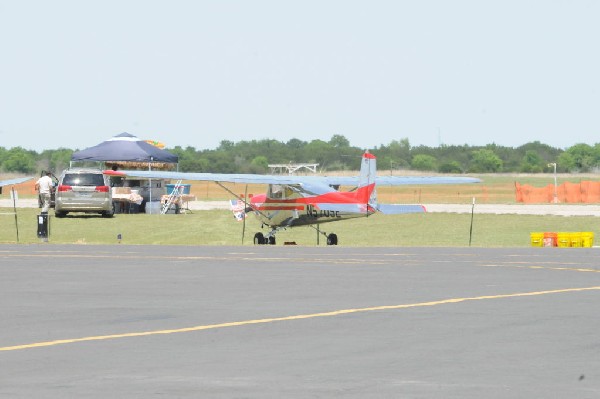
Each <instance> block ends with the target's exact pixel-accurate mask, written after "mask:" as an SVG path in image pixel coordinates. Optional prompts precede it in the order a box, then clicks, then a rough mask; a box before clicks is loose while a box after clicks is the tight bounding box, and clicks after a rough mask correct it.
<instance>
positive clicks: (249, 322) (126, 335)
mask: <svg viewBox="0 0 600 399" xmlns="http://www.w3.org/2000/svg"><path fill="white" fill-rule="evenodd" d="M598 290H600V286H596V287H583V288H565V289H560V290H548V291H533V292H520V293H515V294H500V295H484V296H478V297H466V298H450V299H443V300H439V301H431V302H419V303H410V304H403V305H385V306H374V307H368V308H358V309H342V310H334V311H331V312H323V313H312V314H302V315H295V316H285V317H274V318H267V319H256V320H244V321H236V322H229V323H220V324H208V325H203V326H195V327H186V328H178V329H170V330H155V331H142V332H132V333H123V334H113V335H99V336H91V337H82V338H72V339H60V340H55V341H46V342H37V343H31V344H24V345H15V346H5V347H0V352H2V351H3V352H6V351H16V350H23V349H32V348H41V347H48V346H56V345H65V344H74V343H78V342H90V341H104V340H111V339H120V338H133V337H146V336H151V335H166V334H178V333H186V332H193V331H203V330H211V329H217V328H226V327H240V326H247V325H252V324H265V323H274V322H278V321H291V320H303V319H312V318H317V317H333V316H340V315H346V314H352V313H361V312H373V311H379V310H397V309H409V308H417V307H425V306H437V305H446V304H454V303H461V302H468V301H481V300H488V299H504V298H518V297H531V296H539V295H549V294H561V293H568V292H583V291H598Z"/></svg>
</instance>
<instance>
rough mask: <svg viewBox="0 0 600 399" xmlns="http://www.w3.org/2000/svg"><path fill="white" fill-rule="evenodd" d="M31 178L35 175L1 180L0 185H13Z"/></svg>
mask: <svg viewBox="0 0 600 399" xmlns="http://www.w3.org/2000/svg"><path fill="white" fill-rule="evenodd" d="M31 179H33V177H17V178H15V179H9V180H0V187H3V186H12V185H14V184H21V183H25V182H26V181H29V180H31Z"/></svg>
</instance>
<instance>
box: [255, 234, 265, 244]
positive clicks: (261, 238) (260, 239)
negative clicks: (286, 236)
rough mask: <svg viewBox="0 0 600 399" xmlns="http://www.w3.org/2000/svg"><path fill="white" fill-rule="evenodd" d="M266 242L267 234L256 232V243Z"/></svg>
mask: <svg viewBox="0 0 600 399" xmlns="http://www.w3.org/2000/svg"><path fill="white" fill-rule="evenodd" d="M264 243H265V236H264V235H263V233H256V234H254V245H262V244H264Z"/></svg>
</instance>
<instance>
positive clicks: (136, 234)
mask: <svg viewBox="0 0 600 399" xmlns="http://www.w3.org/2000/svg"><path fill="white" fill-rule="evenodd" d="M383 173H386V172H385V171H384V172H383ZM395 173H396V172H395ZM477 177H480V178H481V179H482V183H481V184H470V185H447V186H444V185H435V186H418V187H417V186H400V187H385V186H380V187H378V188H377V192H378V198H379V201H380V202H382V203H425V204H434V203H448V204H455V203H458V204H470V203H471V202H472V200H473V198H475V199H476V201H477V203H478V204H485V203H490V204H513V203H515V191H514V184H515V182H519V183H521V184H531V185H534V186H536V187H544V186H547V185H548V184H553V183H554V178H553V176H552V175H548V174H545V175H482V176H477ZM581 180H593V181H597V180H599V179H598V178H597V177H596V176H594V175H559V177H558V184H561V183H563V182H565V181H570V182H577V181H581ZM188 183H189V184H191V193H192V194H193V195H195V196H196V197H197V199H198V200H227V199H230V198H231V196H230V194H228V193H227V192H226V191H225V190H223V189H222V188H220V187H219V186H217V185H216V184H214V183H207V182H188ZM17 187H18V191H19V195H20V197H22V198H31V197H34V196H36V193H35V190H34V189H33V182H28V183H27V184H23V185H19V186H17ZM230 189H231V190H232V191H233V192H237V193H240V194H241V193H244V192H245V191H246V190H247V192H248V193H260V192H263V191H264V187H262V186H253V185H250V186H248V188H247V189H246V187H245V185H237V186H236V185H230ZM3 195H6V194H3ZM0 212H3V213H11V212H12V209H1V208H0ZM38 213H39V209H37V208H35V209H28V208H21V209H18V220H19V242H20V243H39V242H41V240H40V239H39V238H38V237H37V235H36V231H37V220H36V215H37V214H38ZM50 215H51V219H50V239H49V242H50V243H78V244H112V243H117V235H118V234H121V236H122V241H121V242H122V243H126V244H165V245H166V244H174V245H242V223H240V222H236V221H235V220H233V217H232V214H231V212H229V211H223V210H211V211H194V213H192V214H183V215H146V214H134V215H128V214H118V215H115V217H114V218H112V219H104V218H100V217H97V216H95V215H94V216H87V215H77V214H75V215H73V216H71V215H69V216H68V217H66V218H63V219H57V218H54V217H53V212H52V211H51V212H50ZM597 226H598V219H597V218H596V217H590V216H570V217H565V216H535V215H531V216H523V215H492V214H475V217H474V220H473V229H472V237H471V245H472V246H474V247H525V246H529V245H530V233H531V232H545V231H553V232H558V231H591V232H594V233H596V234H598V233H600V229H598V228H597ZM0 227H1V228H0V242H2V243H14V242H16V227H15V220H14V215H0ZM470 227H471V215H470V214H443V213H430V214H413V215H374V216H371V217H369V218H361V219H354V220H347V221H342V222H337V223H332V224H329V225H327V224H325V225H321V229H322V230H323V231H325V232H328V233H332V232H333V233H336V234H337V235H338V237H339V244H340V245H343V246H469V238H470ZM257 231H263V233H266V232H267V231H268V230H266V229H264V230H261V229H260V224H259V223H258V221H257V220H256V219H255V218H254V217H250V218H248V220H247V223H246V233H245V239H244V245H253V243H252V238H253V236H254V233H255V232H257ZM318 236H319V235H318V234H317V232H316V230H314V229H313V228H310V227H299V228H294V229H288V230H285V231H281V232H279V233H278V234H277V242H278V244H282V243H284V242H286V241H289V242H296V243H297V244H298V245H306V246H314V245H317V237H318ZM319 240H320V242H319V244H320V245H325V238H324V237H323V236H320V238H319Z"/></svg>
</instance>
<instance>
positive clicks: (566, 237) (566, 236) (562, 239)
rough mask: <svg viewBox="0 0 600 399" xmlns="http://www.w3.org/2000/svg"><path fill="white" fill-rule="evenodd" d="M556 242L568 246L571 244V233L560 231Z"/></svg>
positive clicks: (563, 246) (564, 246) (561, 245)
mask: <svg viewBox="0 0 600 399" xmlns="http://www.w3.org/2000/svg"><path fill="white" fill-rule="evenodd" d="M557 244H558V246H559V247H562V248H568V247H570V246H571V233H565V232H560V233H558V234H557Z"/></svg>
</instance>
